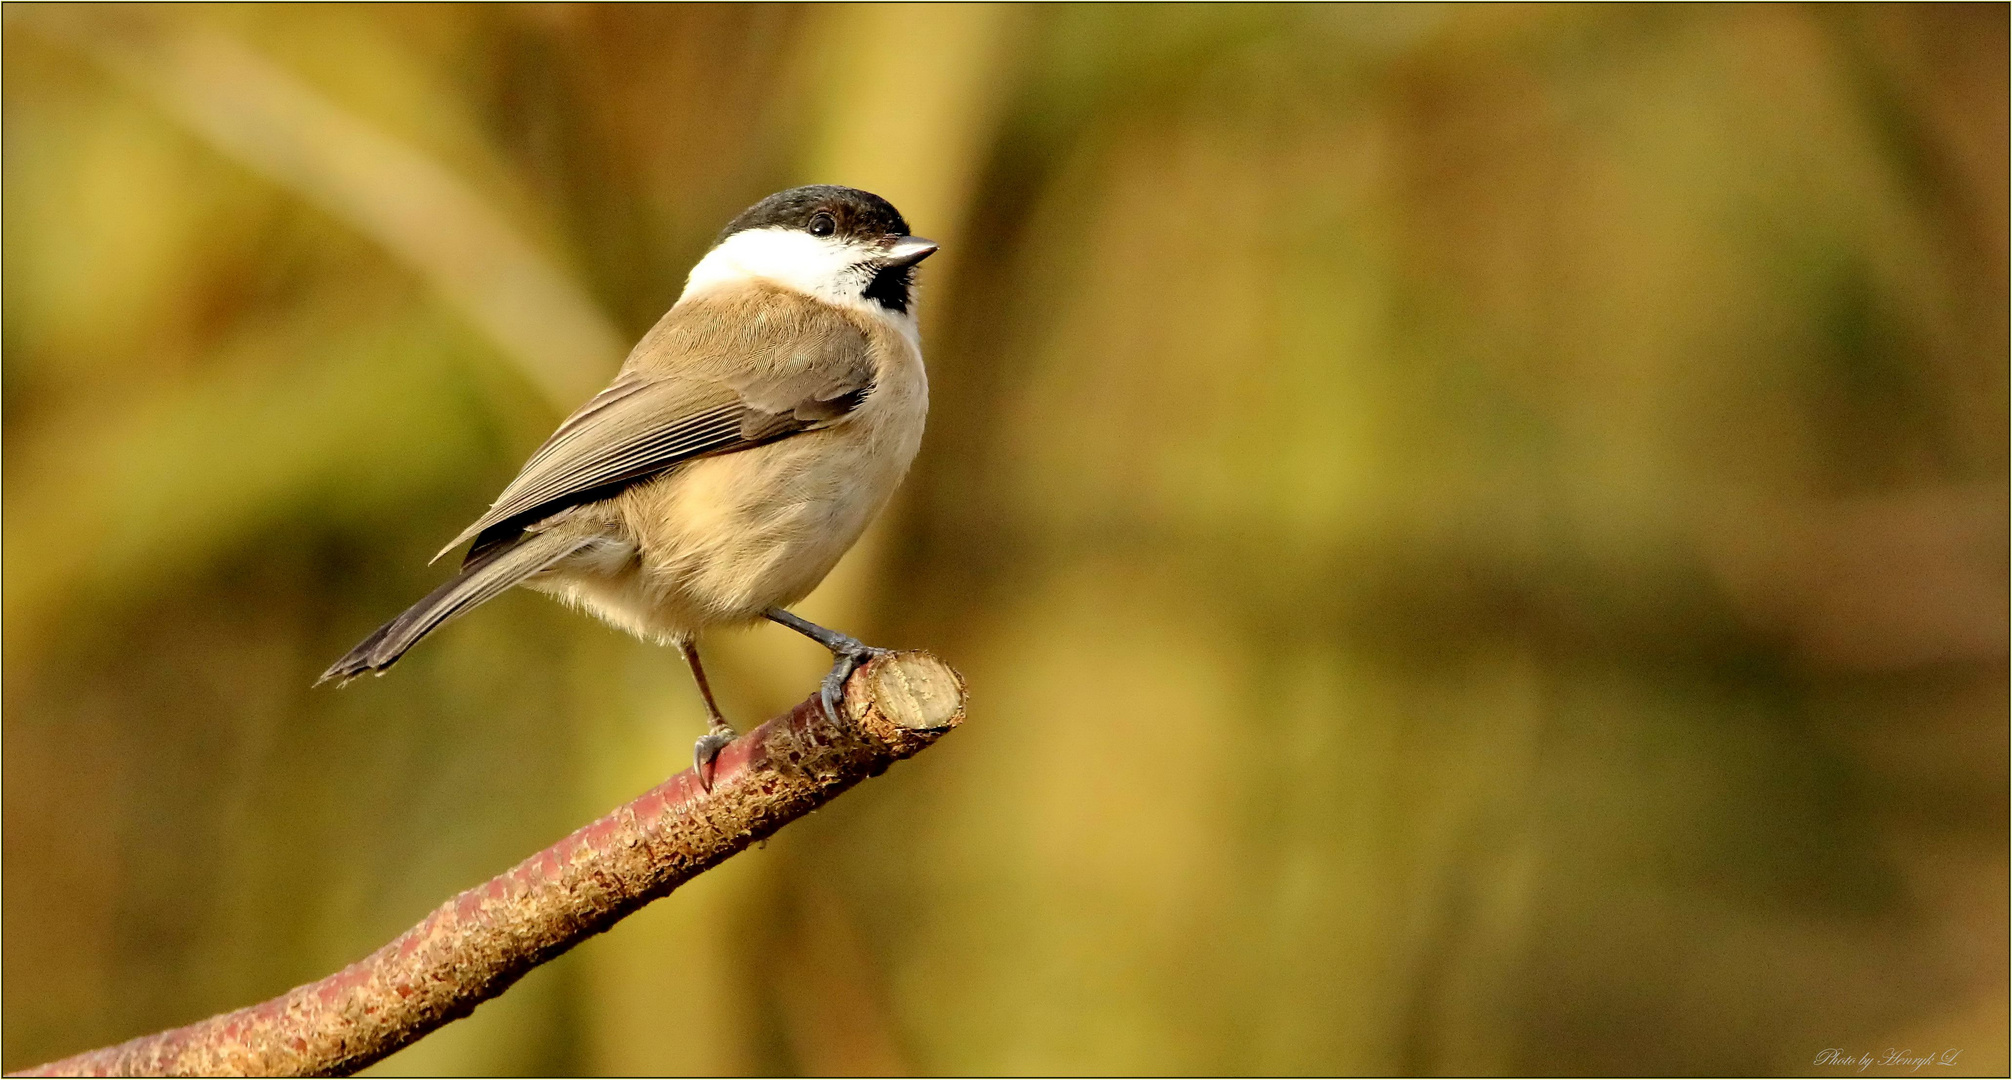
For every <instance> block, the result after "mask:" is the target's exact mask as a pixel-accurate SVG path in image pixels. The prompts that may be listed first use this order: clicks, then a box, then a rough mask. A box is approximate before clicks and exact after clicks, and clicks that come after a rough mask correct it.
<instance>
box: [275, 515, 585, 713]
mask: <svg viewBox="0 0 2012 1080" xmlns="http://www.w3.org/2000/svg"><path fill="white" fill-rule="evenodd" d="M588 542H589V538H587V537H580V536H564V535H554V534H553V533H529V534H527V535H525V536H524V537H523V538H522V539H520V540H518V541H517V542H516V543H514V544H510V545H508V546H506V547H499V548H495V549H493V550H491V551H488V552H485V553H483V554H482V555H481V556H480V557H479V558H477V559H475V560H473V561H471V562H470V563H468V565H466V566H464V567H462V568H461V573H459V574H457V575H456V576H455V577H454V579H453V580H452V581H449V582H447V583H446V584H445V585H442V586H440V587H439V588H437V589H435V590H433V591H432V592H430V593H427V594H426V599H424V600H421V601H420V602H418V603H416V604H414V605H412V606H411V607H409V608H406V609H405V612H404V613H403V614H401V615H399V616H398V617H397V618H395V619H393V620H391V621H390V622H388V623H385V624H384V625H383V626H380V627H378V628H377V630H376V632H375V633H372V634H371V635H370V636H369V637H367V638H364V639H363V641H362V643H361V644H359V645H357V647H356V648H354V649H351V650H349V652H347V653H345V654H344V655H343V657H342V659H340V660H337V661H336V662H335V663H333V664H330V665H329V668H328V670H327V671H324V672H322V673H321V678H319V679H316V680H315V683H314V684H315V685H316V686H320V685H321V684H322V683H325V682H328V681H329V680H330V679H335V680H339V682H344V683H346V682H348V681H349V680H351V679H354V678H356V677H357V676H359V675H362V674H363V673H364V672H367V671H375V672H379V673H382V672H383V671H384V669H386V668H388V667H390V666H391V665H392V664H395V663H397V662H398V658H399V657H401V656H404V655H405V650H407V649H410V648H412V647H413V646H414V645H417V644H418V643H419V639H420V638H423V637H425V636H426V635H427V634H430V633H432V632H433V631H435V630H437V629H439V628H440V627H441V626H442V625H443V624H445V623H447V622H448V621H449V620H451V619H453V618H454V617H455V616H457V615H460V614H462V613H463V612H465V611H467V610H468V609H470V608H473V607H475V606H476V605H478V604H480V603H482V602H483V601H486V600H489V599H491V598H493V597H495V596H496V595H497V594H498V593H501V592H502V591H503V590H505V589H507V588H509V587H510V586H512V585H515V584H517V583H518V582H520V581H522V580H524V579H525V578H527V577H530V576H531V575H532V574H535V573H537V572H538V571H540V570H543V569H545V568H546V567H548V566H550V565H552V564H553V563H555V562H558V561H559V560H560V559H563V558H565V557H566V556H568V555H571V554H572V553H573V552H575V551H578V550H579V549H580V548H582V547H584V546H585V545H586V544H587V543H588Z"/></svg>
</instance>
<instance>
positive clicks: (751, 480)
mask: <svg viewBox="0 0 2012 1080" xmlns="http://www.w3.org/2000/svg"><path fill="white" fill-rule="evenodd" d="M937 247H938V245H937V244H936V243H935V242H934V241H932V240H927V239H924V238H923V237H919V236H914V235H911V234H910V233H909V231H908V223H907V221H906V220H905V219H904V218H903V217H902V216H901V213H900V211H898V210H896V209H895V208H894V206H893V205H892V204H890V203H889V202H888V201H887V200H885V199H883V198H881V197H880V196H878V195H874V194H872V193H870V192H866V191H861V190H859V189H857V188H849V187H840V186H836V185H829V184H817V185H810V186H806V187H797V188H791V189H790V190H787V191H782V192H778V193H776V194H774V195H771V196H769V197H767V198H765V199H762V200H761V201H760V202H757V203H755V204H754V205H753V206H751V207H749V208H748V209H747V210H745V211H743V212H742V213H741V214H739V215H738V216H736V217H735V218H734V219H733V220H732V221H731V222H729V223H728V224H727V226H726V228H725V229H723V230H722V231H721V232H720V234H719V237H718V238H717V239H716V240H715V241H714V243H713V246H712V247H711V249H710V250H708V251H707V252H706V254H705V255H704V257H702V258H701V259H699V261H698V262H697V264H695V265H694V266H693V267H692V270H691V273H690V274H689V275H688V277H687V278H686V281H685V287H684V291H683V292H682V293H681V294H680V295H679V297H678V300H677V302H676V303H674V304H672V305H671V308H670V310H669V311H667V312H666V313H665V314H664V316H663V318H662V319H660V320H658V322H657V324H656V325H655V326H654V327H652V328H651V329H650V331H649V332H648V333H646V334H645V335H643V338H642V340H641V341H640V342H638V343H637V344H636V347H635V348H634V349H633V350H632V351H631V352H630V353H629V355H628V358H627V359H626V360H625V361H624V362H623V364H622V366H621V369H620V370H619V371H618V372H617V373H616V375H615V378H614V381H613V382H611V383H610V384H609V385H608V388H607V389H605V390H603V391H601V392H600V393H598V394H596V395H594V397H593V398H592V399H590V400H588V401H587V403H586V404H584V405H582V406H581V407H580V408H579V409H578V410H577V411H575V412H574V413H573V414H572V415H571V416H569V417H567V418H566V419H565V420H564V421H562V422H561V423H560V424H559V427H558V430H556V431H554V432H553V433H552V436H551V437H550V438H548V439H546V440H545V443H544V445H542V446H540V447H538V449H537V450H536V451H534V452H533V453H532V454H531V456H530V458H529V460H527V461H526V462H525V463H524V466H523V468H522V469H521V470H520V471H519V472H518V474H517V477H516V479H514V480H512V481H510V483H509V484H508V485H507V486H506V487H504V489H503V492H502V494H500V495H498V496H497V498H496V501H495V502H494V503H492V504H491V505H490V507H489V509H488V511H487V512H485V513H483V514H482V515H481V516H480V517H478V518H476V519H475V521H474V522H473V523H472V524H470V525H469V526H468V527H467V528H466V529H464V530H462V532H461V534H460V535H459V536H457V537H455V538H454V540H453V541H452V542H451V543H449V544H448V545H447V546H446V547H445V548H443V549H442V550H441V552H440V554H439V555H436V556H434V560H435V561H438V560H439V559H440V558H441V557H443V556H445V555H447V554H448V553H449V552H452V551H453V550H455V549H456V548H457V547H459V546H460V545H461V544H463V543H465V542H468V541H471V540H472V541H473V544H472V545H471V546H470V547H469V549H468V551H467V553H466V555H465V556H464V557H463V559H462V563H461V568H460V572H459V573H458V574H456V575H455V577H454V578H453V579H452V580H450V581H448V582H446V583H445V584H443V585H441V586H440V587H439V588H437V589H434V590H433V591H432V592H430V593H428V594H427V595H426V597H425V598H424V599H422V600H420V601H419V602H418V603H415V604H413V605H412V606H411V607H409V608H407V609H406V610H405V611H404V612H403V613H402V614H400V615H399V616H398V617H396V618H394V619H392V620H391V621H390V622H387V623H385V624H384V625H383V626H381V627H379V628H378V629H377V630H376V631H375V632H374V633H372V634H371V635H370V636H369V637H367V638H365V639H364V640H363V641H362V642H361V643H360V644H358V645H357V646H356V647H355V648H354V649H351V650H350V651H349V652H348V653H346V654H345V655H344V656H343V657H342V658H341V659H340V660H337V661H336V662H335V663H333V664H331V665H329V668H328V670H327V671H325V672H323V673H322V675H321V678H320V679H319V680H317V682H316V685H320V684H321V683H324V682H329V681H335V682H336V683H337V684H338V685H341V684H344V683H347V682H349V681H350V680H352V679H355V678H357V677H358V676H360V675H362V674H364V673H366V672H373V673H376V674H378V675H382V674H384V672H385V671H386V669H388V668H390V667H391V666H392V665H393V664H394V663H396V662H397V661H398V659H399V658H400V657H401V656H404V655H405V653H406V651H407V650H409V649H411V648H412V647H413V646H414V645H415V644H417V643H418V642H419V640H420V639H421V638H423V637H425V636H426V635H427V634H430V633H432V632H433V631H435V630H438V629H439V628H440V627H442V626H443V625H445V624H446V623H447V622H448V621H449V620H452V619H454V618H456V617H458V616H460V615H463V614H466V613H467V612H468V611H470V610H472V609H473V608H475V607H476V606H478V605H480V604H482V603H484V602H485V601H488V600H490V599H493V598H494V597H496V596H497V595H499V594H501V593H502V592H504V591H505V590H507V589H509V588H511V587H512V586H516V585H523V586H526V587H528V588H531V589H535V590H537V591H540V592H544V593H547V594H550V595H552V596H555V597H557V598H559V599H560V600H562V601H564V602H566V603H568V604H570V605H572V606H573V607H576V608H579V609H581V610H584V611H586V612H589V613H591V614H593V615H596V616H598V617H600V618H601V619H603V620H605V621H606V622H608V623H609V624H611V625H613V626H615V627H617V628H619V629H621V630H625V631H627V632H629V633H631V634H634V635H636V636H637V637H640V638H642V639H644V640H646V641H651V642H655V643H658V644H663V645H670V646H674V647H675V648H677V649H678V651H679V652H680V653H682V654H683V656H684V659H685V662H686V663H687V664H688V665H689V666H690V668H691V672H692V677H693V680H694V681H695V682H696V683H697V685H698V691H699V696H700V698H701V699H702V700H703V701H704V703H705V710H706V716H707V728H706V733H705V735H703V736H701V737H700V738H699V740H698V742H697V743H696V744H695V745H694V747H693V751H692V757H693V767H694V769H695V771H696V772H697V773H698V776H699V779H700V782H701V784H702V785H703V786H704V787H705V788H706V789H707V790H708V791H710V790H711V786H712V773H711V766H712V763H713V760H714V758H715V757H716V756H717V755H718V753H719V752H720V750H721V749H723V748H724V747H725V746H726V745H727V744H728V743H730V742H731V741H732V740H733V739H734V737H735V731H734V729H733V727H732V725H731V724H729V723H728V722H727V720H726V718H725V717H724V716H723V715H722V714H721V712H720V709H719V705H718V703H717V702H715V701H714V699H713V693H712V688H711V685H710V684H709V683H708V682H707V681H706V673H705V667H704V665H703V664H702V663H701V662H700V659H699V651H698V643H697V639H698V637H699V636H700V635H701V634H702V633H704V632H706V631H709V630H713V629H718V628H723V627H734V626H748V625H754V624H758V623H759V622H760V621H761V620H763V619H767V620H770V621H772V622H775V623H779V624H781V625H783V626H786V627H788V628H790V629H792V630H795V631H797V632H798V633H801V634H803V635H805V636H806V637H809V638H811V639H812V640H814V641H816V642H817V643H818V644H820V645H823V646H824V647H825V648H826V649H828V650H830V652H831V654H832V667H831V670H830V672H829V673H828V674H827V675H826V676H825V677H824V680H823V682H822V684H821V686H820V694H819V696H820V699H821V703H822V705H823V708H824V709H825V711H826V712H827V713H828V714H830V715H831V716H832V717H833V719H837V716H838V708H839V705H840V702H841V699H842V696H843V693H844V686H845V681H846V679H847V677H848V676H850V675H851V674H852V672H853V671H854V670H856V669H857V668H858V666H859V665H861V664H862V663H865V662H866V661H867V660H868V659H870V658H872V657H874V656H876V655H880V654H882V653H884V652H885V651H886V650H883V649H878V648H875V647H873V646H869V645H866V644H864V643H863V642H861V641H859V640H858V639H856V638H853V637H851V636H849V635H847V634H844V633H841V632H839V631H835V630H830V629H827V628H825V627H822V626H819V625H817V624H816V623H813V622H810V621H809V620H807V619H803V618H801V617H799V616H797V615H795V614H793V613H792V612H790V611H789V610H788V608H789V606H790V605H792V604H795V603H796V602H797V601H799V600H801V599H803V598H804V597H805V596H807V595H809V593H810V591H811V590H812V589H814V588H816V587H817V585H818V583H819V582H820V581H822V580H823V579H824V577H825V575H826V574H828V573H830V571H831V569H832V567H833V566H835V565H836V564H837V563H838V560H839V557H840V556H842V555H844V554H845V552H846V551H847V550H848V549H849V548H851V547H852V545H853V543H854V542H855V541H857V540H858V539H859V536H860V534H861V533H862V532H864V531H865V529H866V527H867V525H868V524H869V523H870V522H872V521H873V519H874V518H875V516H877V515H878V514H879V513H880V511H881V510H882V508H884V507H885V506H886V505H887V503H888V501H889V499H890V498H892V496H893V494H894V491H895V489H896V487H897V486H898V485H899V484H900V483H901V480H902V477H903V476H904V475H905V474H906V473H907V471H908V468H909V465H910V463H911V462H912V461H913V460H914V458H915V455H916V452H917V450H918V449H919V448H920V446H921V441H922V431H923V425H924V421H925V419H926V417H927V415H928V411H929V380H928V375H927V372H926V371H925V370H924V367H923V361H922V343H921V334H920V330H919V328H918V326H917V324H916V318H915V272H916V267H917V265H918V264H920V263H921V262H922V261H923V260H924V259H926V258H928V257H929V256H930V255H932V254H934V253H935V252H936V250H937Z"/></svg>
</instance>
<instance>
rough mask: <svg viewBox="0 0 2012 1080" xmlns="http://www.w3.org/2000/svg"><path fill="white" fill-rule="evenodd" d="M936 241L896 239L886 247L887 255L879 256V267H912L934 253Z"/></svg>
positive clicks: (904, 237)
mask: <svg viewBox="0 0 2012 1080" xmlns="http://www.w3.org/2000/svg"><path fill="white" fill-rule="evenodd" d="M936 246H937V245H936V241H934V240H924V239H923V238H922V237H920V236H901V237H896V238H895V241H894V243H892V244H889V245H888V246H887V254H885V255H883V256H881V259H880V265H882V266H886V267H901V266H914V265H915V264H916V263H919V262H921V261H922V260H924V259H926V258H928V257H930V256H931V255H934V254H935V253H936Z"/></svg>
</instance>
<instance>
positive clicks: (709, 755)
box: [692, 717, 735, 793]
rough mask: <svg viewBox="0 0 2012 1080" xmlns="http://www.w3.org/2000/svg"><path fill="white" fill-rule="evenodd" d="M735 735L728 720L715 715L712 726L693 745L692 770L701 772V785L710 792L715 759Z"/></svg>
mask: <svg viewBox="0 0 2012 1080" xmlns="http://www.w3.org/2000/svg"><path fill="white" fill-rule="evenodd" d="M734 735H735V732H734V729H733V728H730V727H728V726H727V723H726V721H724V720H721V719H719V718H718V717H715V718H713V723H712V726H711V727H709V728H707V729H706V733H705V734H704V735H701V736H699V741H698V742H697V743H695V744H693V746H692V771H693V772H695V773H698V774H699V787H700V788H702V789H704V790H705V791H707V792H708V793H710V792H711V791H712V790H713V761H714V759H715V758H717V757H719V756H720V751H722V750H725V749H726V748H727V744H728V743H730V742H732V741H734Z"/></svg>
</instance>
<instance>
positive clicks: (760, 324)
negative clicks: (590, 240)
mask: <svg viewBox="0 0 2012 1080" xmlns="http://www.w3.org/2000/svg"><path fill="white" fill-rule="evenodd" d="M803 303H805V304H813V305H815V307H817V308H822V307H823V305H816V304H815V301H809V300H807V299H806V300H804V301H803ZM745 306H746V305H745V304H732V305H681V306H680V308H677V309H673V310H672V312H671V314H670V315H667V316H666V317H665V319H664V321H663V322H662V323H660V324H658V326H657V328H656V329H655V330H653V331H651V333H650V335H649V336H648V337H646V338H645V339H644V340H643V343H642V344H641V345H639V346H637V348H636V352H635V354H633V355H632V356H631V357H630V359H629V362H628V363H627V364H625V365H624V369H623V373H622V374H621V375H620V376H619V377H618V378H616V380H615V382H614V384H613V385H611V386H609V387H608V388H607V389H606V390H603V391H601V392H600V393H599V394H596V395H594V398H593V399H592V400H591V401H589V402H587V404H585V405H583V406H581V408H580V409H579V411H578V412H575V413H574V414H573V415H572V416H569V417H567V418H566V420H565V422H564V423H562V424H560V425H559V430H557V431H555V432H553V433H552V437H551V438H549V439H547V440H545V444H544V445H543V446H541V447H539V448H538V450H537V452H536V453H534V454H532V455H531V459H530V460H529V461H527V462H525V463H524V468H523V469H522V470H521V471H520V472H519V473H518V474H517V478H516V479H515V480H512V481H511V482H510V485H509V486H508V487H506V488H504V489H503V493H502V494H501V495H499V496H497V497H496V502H495V503H494V504H493V505H492V506H490V508H489V510H488V512H487V513H485V514H483V515H482V516H481V517H480V518H477V519H476V520H475V523H474V524H472V525H470V526H468V527H467V528H466V529H463V530H462V531H461V535H459V536H457V537H455V538H454V542H453V543H451V544H448V545H447V547H446V548H444V549H442V550H441V552H440V554H441V555H445V554H447V552H449V551H452V550H454V548H455V547H457V546H459V545H460V544H461V543H462V542H464V541H466V540H468V539H470V538H471V537H480V539H479V540H478V541H477V543H476V545H475V548H474V549H473V550H471V551H470V557H473V556H474V555H475V554H476V552H479V551H481V550H484V549H486V548H488V547H491V546H493V545H494V544H496V543H498V542H501V541H504V540H507V539H510V538H512V537H514V536H516V535H517V534H518V533H520V532H522V531H523V530H524V528H525V527H527V526H529V525H531V524H534V523H535V522H537V521H539V520H540V519H542V518H545V517H549V516H551V515H552V514H555V513H557V512H559V511H560V510H564V509H566V508H567V507H570V506H577V505H580V504H582V503H587V502H595V501H598V500H601V499H605V498H609V497H610V496H613V495H615V494H617V493H619V492H620V491H621V490H622V489H624V488H626V487H628V486H629V485H631V484H635V483H640V482H642V481H644V480H648V479H651V478H653V477H656V476H659V475H661V474H662V473H663V472H665V471H666V470H668V469H670V468H672V467H673V466H675V465H677V464H678V463H680V462H683V461H689V460H691V459H693V458H696V457H704V456H707V455H713V454H725V453H732V452H734V451H736V450H745V449H747V448H749V447H752V446H759V445H761V444H763V443H767V442H773V441H775V440H777V439H782V438H787V437H789V436H791V435H794V434H797V433H798V432H803V431H810V430H814V429H816V428H820V427H824V426H827V425H829V424H831V423H833V422H835V421H837V420H839V419H841V418H843V417H844V416H845V415H846V414H848V413H850V412H851V411H852V410H854V409H856V408H858V407H859V405H860V403H861V402H863V401H865V400H866V396H867V395H868V394H869V393H871V392H872V390H873V374H874V365H873V360H872V356H871V354H870V350H869V345H868V342H867V339H866V336H865V334H864V333H862V332H861V331H860V330H859V329H858V328H857V327H855V326H853V325H852V324H851V323H849V322H847V321H846V320H845V319H844V318H843V317H842V316H839V315H837V314H836V313H835V312H833V313H830V314H829V315H828V316H827V315H824V314H823V313H821V312H818V311H816V310H815V309H809V310H806V309H804V308H803V307H802V306H801V305H800V304H796V303H790V304H785V305H782V310H781V313H780V314H781V316H782V317H776V315H777V312H776V311H775V310H774V309H769V310H768V312H767V315H766V316H765V317H762V318H746V317H743V316H745V315H746V314H747V313H746V312H745V311H742V310H737V309H740V308H744V307H745ZM686 307H690V308H691V310H686ZM826 310H827V311H828V310H829V309H826ZM439 557H440V556H439V555H436V556H434V558H436V559H437V558H439Z"/></svg>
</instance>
